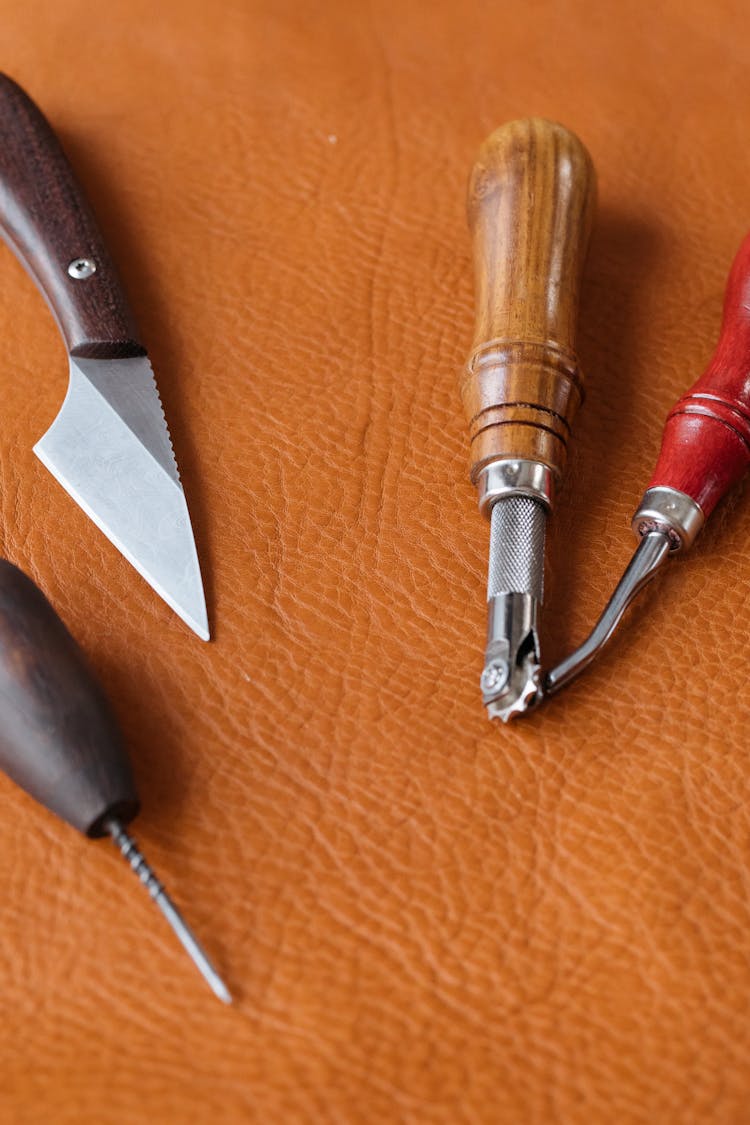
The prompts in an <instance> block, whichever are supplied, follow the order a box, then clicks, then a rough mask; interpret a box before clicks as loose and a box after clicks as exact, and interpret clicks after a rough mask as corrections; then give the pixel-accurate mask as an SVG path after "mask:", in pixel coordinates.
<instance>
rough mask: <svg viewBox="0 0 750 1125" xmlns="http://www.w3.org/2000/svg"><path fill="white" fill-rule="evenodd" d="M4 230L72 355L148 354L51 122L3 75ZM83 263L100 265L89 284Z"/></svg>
mask: <svg viewBox="0 0 750 1125" xmlns="http://www.w3.org/2000/svg"><path fill="white" fill-rule="evenodd" d="M0 227H2V233H3V237H4V238H5V240H6V241H7V242H8V244H9V245H10V247H11V248H12V249H13V251H14V252H15V253H16V255H17V256H18V257H19V259H20V260H21V262H22V263H23V264H24V266H25V267H26V269H27V270H28V271H29V273H30V274H31V276H32V277H33V279H34V281H35V282H36V284H37V285H38V286H39V288H40V289H41V291H42V292H43V293H44V295H45V297H46V298H47V301H48V302H49V305H50V307H51V308H52V310H53V312H54V314H55V316H56V317H57V321H58V324H59V326H60V330H61V332H62V334H63V337H64V339H65V343H66V345H67V347H68V351H69V352H71V353H72V354H73V355H78V356H84V357H88V358H91V359H107V358H111V357H115V358H126V357H128V356H137V355H145V349H144V348H143V346H142V345H141V344H140V343H139V341H138V333H137V329H136V327H135V322H134V320H133V317H132V314H131V312H130V309H129V307H128V303H127V300H126V298H125V295H124V293H123V290H122V287H121V285H120V282H119V279H118V277H117V272H116V270H115V267H114V265H113V263H112V260H111V258H110V256H109V254H108V253H107V250H106V248H105V246H104V242H103V240H102V236H101V234H100V232H99V228H98V226H97V223H96V219H95V218H94V215H93V212H92V211H91V208H90V206H89V204H88V201H87V200H86V197H85V196H84V194H83V191H82V190H81V188H80V186H79V184H78V182H77V180H76V178H75V176H74V175H73V171H72V169H71V167H70V164H69V163H68V160H67V157H66V156H65V153H64V152H63V150H62V148H61V146H60V142H59V141H58V139H57V137H56V136H55V134H54V132H53V131H52V129H51V127H50V125H49V124H48V122H47V120H46V119H45V117H44V116H43V114H42V113H41V111H40V110H39V109H38V108H37V106H36V105H35V104H34V103H33V102H32V101H31V99H30V98H29V97H28V95H27V94H25V93H24V91H23V90H22V89H21V87H20V86H18V85H17V83H15V82H14V81H13V80H12V79H11V78H8V77H7V76H6V75H3V74H0ZM78 258H88V259H91V260H93V261H94V262H96V272H95V273H94V274H92V276H91V277H88V278H86V279H84V280H77V279H75V278H72V277H70V275H69V274H68V266H69V265H70V263H71V262H72V261H74V260H76V259H78Z"/></svg>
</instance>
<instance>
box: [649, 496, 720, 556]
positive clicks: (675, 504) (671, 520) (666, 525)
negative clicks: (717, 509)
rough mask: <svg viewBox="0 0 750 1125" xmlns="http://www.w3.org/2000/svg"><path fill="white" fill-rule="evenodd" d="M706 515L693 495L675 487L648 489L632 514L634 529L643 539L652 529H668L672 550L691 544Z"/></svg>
mask: <svg viewBox="0 0 750 1125" xmlns="http://www.w3.org/2000/svg"><path fill="white" fill-rule="evenodd" d="M705 520H706V517H705V516H704V515H703V512H702V511H701V508H700V506H699V505H698V504H696V502H695V500H693V498H692V497H691V496H688V495H687V493H685V492H679V491H678V490H677V489H676V488H664V487H659V488H649V489H648V491H647V492H646V493H644V496H643V499H642V500H641V503H640V505H639V507H638V511H637V512H636V513H635V515H634V516H633V523H632V527H633V532H634V534H635V535H637V536H638V537H639V538H643V536H644V535H647V534H648V533H649V531H666V532H667V534H668V535H669V538H670V541H671V543H672V550H673V551H676V550H678V549H679V548H680V547H690V546H692V544H693V542H694V541H695V537H696V536H697V534H698V532H699V531H700V529H701V528H702V527H703V524H704V523H705Z"/></svg>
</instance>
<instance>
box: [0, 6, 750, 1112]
mask: <svg viewBox="0 0 750 1125" xmlns="http://www.w3.org/2000/svg"><path fill="white" fill-rule="evenodd" d="M0 24H1V25H2V58H1V60H0V62H1V64H2V68H3V69H5V70H7V71H8V72H9V73H10V74H12V75H13V76H14V77H15V78H17V79H18V80H19V81H20V82H21V83H22V84H24V85H25V86H26V87H27V88H28V90H29V91H30V92H31V93H32V95H33V96H35V97H36V98H37V100H38V101H39V103H40V104H41V105H42V107H43V108H44V110H45V112H46V113H47V115H48V116H49V118H50V119H51V120H52V121H53V123H54V124H55V125H56V126H57V127H58V128H59V130H60V133H61V135H62V137H63V139H64V142H65V143H66V145H67V147H68V150H69V152H70V155H71V156H72V157H73V159H74V162H75V165H76V167H77V169H78V171H79V173H80V175H81V177H82V178H83V179H84V181H85V183H86V185H87V186H88V188H89V189H90V193H91V195H92V197H93V201H94V204H95V206H96V209H97V211H98V213H99V216H100V219H101V222H102V225H103V227H104V229H105V231H106V232H107V234H108V235H109V236H110V239H111V243H112V248H113V251H114V253H115V256H116V258H117V260H118V261H119V263H120V265H121V270H122V273H123V275H124V276H125V279H126V281H127V283H128V286H129V291H130V293H131V296H132V301H133V304H134V306H135V310H136V313H137V316H138V318H139V320H140V322H141V324H142V327H143V333H144V337H145V339H146V342H147V343H148V345H149V347H150V350H151V352H152V355H153V359H154V366H155V369H156V371H157V375H158V380H159V385H160V388H161V391H162V397H163V399H164V403H165V407H166V410H167V415H168V418H169V420H170V423H171V428H172V434H173V438H174V444H175V448H176V450H177V455H178V459H179V463H180V468H181V470H182V476H183V480H184V483H185V487H186V491H187V495H188V498H189V501H190V504H191V507H192V511H193V513H194V522H195V526H196V534H197V540H198V546H199V551H200V554H201V557H202V560H203V563H204V569H205V574H206V579H207V585H208V594H209V599H210V612H211V616H212V620H213V625H214V629H215V640H214V642H213V643H212V644H211V645H210V646H205V645H202V644H201V643H200V642H199V641H198V640H196V639H195V638H194V637H193V636H192V635H191V634H189V633H188V631H187V630H186V629H185V628H183V626H182V625H181V623H180V622H179V620H178V619H177V618H176V617H175V616H174V615H173V614H172V613H171V612H170V611H169V610H168V609H167V608H166V607H165V606H164V605H163V604H162V602H161V601H160V600H159V599H158V598H157V596H156V595H155V594H154V593H152V591H151V590H150V589H149V587H148V586H146V585H145V583H144V582H143V581H142V580H140V579H139V578H138V577H137V576H136V575H135V573H134V572H133V571H132V570H131V569H130V568H129V566H128V565H127V564H126V563H125V562H124V561H123V560H122V559H121V558H120V556H119V555H118V554H117V552H116V551H115V550H114V548H112V547H110V545H109V544H108V542H107V541H106V540H104V539H103V538H102V536H101V535H100V534H99V533H98V532H97V531H96V530H95V528H94V527H93V526H92V525H91V524H90V523H89V522H88V521H87V519H86V518H85V517H84V515H83V514H82V513H81V512H80V511H79V510H78V509H77V508H76V507H75V506H74V504H73V503H72V502H71V501H70V500H69V498H68V497H67V495H66V494H65V493H64V492H63V491H62V489H61V488H60V487H59V486H58V485H57V484H56V482H55V481H54V480H53V479H52V478H51V477H50V475H49V474H48V473H47V472H46V470H45V469H44V468H43V467H42V465H41V464H40V463H39V462H38V461H37V460H36V459H35V457H34V456H33V454H32V444H33V442H34V441H35V439H36V438H38V437H39V436H40V435H41V434H42V433H43V431H44V430H45V428H46V426H47V425H48V424H49V423H50V421H51V420H52V418H53V417H54V415H55V413H56V411H57V409H58V407H59V405H60V403H61V401H62V398H63V394H64V391H65V386H66V367H65V357H64V352H63V348H62V344H61V342H60V339H59V338H58V336H57V333H56V329H55V327H54V325H53V322H52V320H51V318H50V316H49V314H48V312H47V310H46V308H45V306H44V304H43V302H42V300H41V299H40V298H39V296H38V295H37V293H36V291H35V290H34V288H33V286H32V284H31V282H30V281H29V280H28V279H27V277H26V276H25V274H24V273H23V272H22V270H21V269H20V267H19V266H18V265H17V263H16V262H15V261H14V260H13V258H12V257H11V255H10V254H9V252H7V251H5V250H3V251H2V252H1V253H0V331H1V332H2V341H3V348H2V375H1V376H0V379H1V383H0V385H1V387H2V402H3V409H2V428H1V436H2V440H1V441H0V480H1V482H2V485H1V487H0V515H1V521H2V522H1V536H0V540H1V543H0V545H1V547H2V550H3V551H4V553H5V554H6V555H7V556H8V557H9V558H11V559H12V560H13V561H15V562H17V563H19V564H20V565H21V566H22V567H24V568H25V569H26V570H27V571H28V572H29V573H30V574H31V575H32V576H34V577H35V578H36V579H37V580H38V581H39V582H40V584H41V585H42V587H43V588H44V590H45V591H46V593H47V594H48V595H49V596H50V598H51V599H52V601H53V602H54V604H55V605H56V606H57V608H58V609H59V610H60V612H61V614H62V616H63V617H64V619H65V621H66V622H67V624H68V625H69V626H70V628H71V629H72V630H73V632H74V633H75V634H76V635H77V636H78V637H79V638H80V640H81V642H82V644H83V646H84V648H85V650H86V651H87V653H88V655H89V657H90V659H91V661H92V663H93V665H94V666H95V668H96V669H97V670H98V672H99V673H100V674H101V676H102V677H103V679H104V681H105V684H106V686H107V688H108V690H109V691H110V693H111V695H112V697H113V700H114V703H115V706H116V709H117V712H118V714H119V716H120V717H121V719H122V722H123V724H124V727H125V730H126V733H127V736H128V738H129V742H130V745H131V747H132V756H133V759H134V763H135V769H136V773H137V777H138V780H139V783H140V785H141V788H142V792H143V798H144V809H143V814H142V817H141V819H140V821H139V822H138V824H137V828H138V833H137V835H138V836H139V839H140V841H141V843H142V844H143V846H144V850H145V851H146V853H147V854H148V855H149V856H150V858H151V859H152V862H153V864H154V866H155V867H156V868H157V870H158V871H159V872H160V873H161V875H162V877H163V879H164V881H165V882H166V883H167V885H168V886H169V887H170V888H171V889H172V891H173V893H174V895H175V898H177V899H178V901H179V902H180V904H182V905H183V906H184V910H185V913H186V915H187V916H188V917H189V919H190V921H191V922H192V923H193V924H194V926H195V928H196V930H197V931H198V932H199V933H200V935H201V936H203V937H204V939H205V942H206V944H207V946H208V947H209V949H210V950H211V952H212V953H213V954H214V955H215V957H216V960H217V961H218V962H219V963H220V965H221V966H222V967H223V969H224V970H225V972H226V976H227V978H228V980H229V981H230V982H231V985H232V986H233V988H234V989H235V990H236V992H237V995H238V1002H237V1005H236V1007H235V1008H234V1009H232V1010H225V1009H224V1008H222V1006H221V1005H220V1004H218V1003H217V1002H216V1001H215V1000H214V999H213V998H212V997H211V996H210V994H209V993H208V991H207V990H206V989H205V988H204V986H203V984H202V982H201V980H200V978H199V977H198V976H197V974H196V973H195V972H194V971H193V970H192V968H191V966H190V964H189V963H188V962H187V960H186V959H185V957H184V956H183V954H182V952H181V951H180V950H179V948H178V947H176V945H175V943H174V941H173V940H172V937H171V935H170V933H169V932H168V930H167V928H166V926H165V925H164V924H163V923H162V920H161V919H160V917H159V916H158V914H157V913H156V911H155V910H154V909H153V907H152V905H151V904H150V903H149V902H148V900H147V898H146V896H145V895H144V894H143V893H142V891H141V889H140V888H139V887H138V886H137V885H136V883H135V881H134V880H133V879H132V877H131V876H130V875H129V874H128V872H127V871H126V870H125V867H124V865H123V864H122V861H121V860H119V859H118V857H117V856H116V854H115V853H114V849H112V848H110V847H108V846H107V844H106V843H99V844H93V843H87V842H85V841H84V840H82V839H79V838H78V837H77V836H76V835H75V834H74V833H73V832H72V831H71V830H69V829H68V828H66V827H65V826H63V825H61V824H58V823H57V822H55V821H53V820H52V818H51V817H50V816H49V815H48V814H46V813H45V812H44V811H43V810H40V809H38V808H37V807H35V806H33V805H32V804H31V802H30V801H29V800H27V799H26V798H25V797H24V796H23V795H21V794H20V793H19V792H18V791H17V790H15V789H14V788H13V787H12V786H11V784H10V783H9V782H7V781H5V780H4V779H3V780H1V781H0V1121H1V1122H2V1125H27V1123H28V1125H39V1123H40V1122H51V1123H53V1125H79V1123H80V1122H83V1121H88V1120H93V1121H98V1122H101V1123H102V1125H131V1123H132V1125H141V1123H142V1122H144V1121H150V1122H154V1123H155V1125H156V1123H158V1125H172V1123H175V1125H178V1123H179V1125H192V1123H193V1122H196V1123H203V1122H219V1121H220V1122H228V1123H230V1125H232V1123H234V1122H245V1121H247V1122H262V1123H263V1125H266V1123H273V1125H275V1123H284V1125H286V1123H297V1122H316V1123H317V1122H331V1123H334V1122H335V1123H337V1125H338V1123H342V1125H343V1123H359V1122H363V1123H370V1122H372V1123H382V1122H389V1123H390V1122H397V1123H401V1122H404V1123H408V1125H415V1123H419V1125H428V1123H429V1125H432V1123H435V1125H437V1123H441V1125H442V1123H445V1125H464V1123H466V1125H469V1123H471V1125H475V1123H484V1122H490V1123H497V1122H500V1123H506V1122H507V1123H516V1122H518V1123H527V1122H528V1123H534V1125H536V1123H557V1122H563V1123H566V1125H567V1123H578V1122H581V1123H584V1122H585V1123H587V1125H588V1123H592V1122H593V1123H598V1122H602V1123H603V1122H615V1121H616V1122H617V1123H618V1125H630V1123H631V1122H632V1123H636V1122H637V1123H642V1122H649V1123H651V1122H654V1123H659V1125H671V1123H676V1125H677V1123H679V1125H689V1123H693V1122H700V1123H704V1122H720V1123H740V1122H747V1121H750V1022H749V1021H748V1010H749V1009H750V962H749V960H748V957H749V954H750V943H749V940H748V931H749V930H750V811H749V805H748V801H749V798H750V792H749V790H750V758H749V757H748V749H749V748H748V738H747V727H748V719H749V718H750V706H749V705H748V701H747V680H748V671H749V669H750V641H749V639H748V628H749V627H750V608H749V607H750V600H749V599H750V551H749V547H750V497H749V496H748V494H747V493H744V494H743V493H740V494H737V495H735V496H734V497H733V498H732V499H731V500H730V501H729V502H728V503H726V504H725V505H724V506H723V507H722V508H721V510H720V511H719V512H718V513H717V515H716V517H715V519H714V521H713V522H712V524H711V525H710V526H709V527H708V529H707V531H706V533H705V534H704V535H703V537H702V539H701V540H700V541H699V544H698V545H697V546H696V548H695V549H694V552H693V554H692V555H691V556H689V557H687V558H685V559H684V561H678V562H675V563H674V564H673V565H672V566H671V568H670V570H669V572H668V573H666V574H665V575H664V576H663V579H662V580H660V581H659V582H658V584H657V585H655V586H654V587H653V588H652V589H651V590H650V591H649V593H648V594H647V595H646V596H645V597H644V598H643V600H642V602H641V603H640V606H639V608H638V609H637V610H636V611H634V612H633V614H632V616H631V617H630V618H629V621H628V624H627V627H626V629H624V631H623V633H622V634H621V636H620V637H619V640H618V642H617V644H616V645H615V646H614V647H613V648H612V649H611V651H610V652H609V654H608V655H607V656H606V658H604V659H603V660H602V661H601V662H600V664H599V665H598V666H597V667H596V668H595V669H592V670H591V672H590V674H588V675H587V676H586V677H585V678H583V679H581V680H580V681H579V683H578V684H577V685H576V686H575V687H573V688H571V690H570V691H569V692H568V693H567V694H565V695H564V696H562V697H560V698H559V699H558V700H556V701H555V702H554V704H550V705H549V707H548V708H547V709H545V710H543V711H540V712H538V713H537V714H536V715H535V716H534V717H533V718H531V719H530V720H528V721H526V722H524V723H519V724H517V725H515V726H512V727H510V728H508V729H494V728H493V727H492V726H490V725H489V724H488V722H487V720H486V719H485V716H484V712H483V709H482V707H481V704H480V701H479V697H478V692H477V676H478V671H479V668H480V664H481V650H482V646H483V639H484V626H485V622H484V571H485V559H486V546H487V527H486V525H485V524H484V523H483V522H482V521H481V519H480V518H479V516H478V514H477V512H476V510H475V497H474V494H473V490H472V489H471V487H470V485H469V483H468V481H467V478H466V464H467V435H466V431H465V426H464V421H463V417H462V412H461V406H460V402H459V398H458V391H457V372H458V369H459V367H460V364H461V363H462V361H463V358H464V356H465V353H466V350H467V348H468V345H469V341H470V337H471V325H472V316H473V314H472V278H471V270H470V253H469V241H468V236H467V232H466V227H465V218H464V189H465V183H466V179H467V175H468V171H469V167H470V165H471V162H472V160H473V157H474V153H475V150H476V148H477V146H478V145H479V143H480V142H481V140H482V139H483V137H484V136H485V134H486V133H488V132H489V131H490V130H491V129H492V128H493V127H494V126H495V125H496V124H498V123H500V122H502V121H504V120H507V119H510V118H512V117H516V116H520V115H525V114H528V113H541V114H546V115H548V116H553V117H555V118H557V119H559V120H561V121H563V122H564V123H566V124H567V125H569V126H570V127H571V128H573V129H574V130H576V131H577V132H578V133H579V134H580V136H581V137H582V139H583V140H584V142H585V143H586V144H587V145H588V147H589V149H590V151H591V153H592V155H593V157H594V160H595V163H596V165H597V168H598V173H599V186H600V207H599V213H598V218H597V222H596V227H595V233H594V238H593V244H592V250H591V255H590V259H589V267H588V270H587V275H586V284H585V288H584V301H583V310H582V321H581V334H580V351H581V354H582V359H583V361H584V364H585V369H586V371H587V373H588V379H589V395H588V399H587V402H586V404H585V406H584V409H583V411H582V412H581V414H580V415H579V420H578V426H577V442H576V444H575V446H574V449H575V452H574V457H573V463H572V465H571V469H570V473H569V476H568V480H567V486H566V488H565V489H564V490H563V492H562V495H561V496H560V500H559V505H558V509H557V513H556V517H555V521H554V530H553V532H552V535H551V541H550V552H549V557H550V566H549V572H548V602H547V606H546V610H545V618H544V641H545V644H546V652H547V655H548V658H553V657H556V656H560V655H562V654H563V653H564V652H565V650H567V649H568V648H569V647H571V646H572V645H573V643H574V642H576V641H577V640H579V639H580V638H581V637H582V636H583V634H584V632H585V631H586V628H587V626H588V625H589V624H590V623H591V622H592V620H593V618H594V616H595V614H596V613H597V612H598V610H599V608H600V606H601V604H602V602H603V600H604V599H605V596H606V595H607V593H608V592H609V590H610V588H611V587H612V586H613V584H614V582H615V580H616V578H617V577H618V576H619V574H620V572H621V570H622V568H623V566H624V564H625V562H626V561H627V559H628V557H629V555H630V551H631V537H630V532H629V520H630V514H631V512H632V510H633V508H634V505H635V504H636V503H637V501H638V499H639V498H640V495H641V491H642V488H643V486H644V485H645V483H646V481H647V480H648V477H649V473H650V470H651V466H652V464H653V461H654V459H655V456H656V453H657V450H658V444H659V434H660V429H661V423H662V419H663V417H664V416H665V414H666V411H667V409H668V407H669V406H670V405H671V403H672V401H673V399H674V398H675V397H676V396H677V395H678V393H679V392H680V391H682V390H683V389H684V388H686V387H687V386H688V384H689V383H691V382H692V381H693V379H694V378H695V377H696V376H697V374H698V373H699V372H700V371H701V369H702V367H703V365H704V364H705V362H706V360H707V359H708V356H709V355H710V352H711V349H712V346H713V342H714V339H715V336H716V334H717V331H718V321H719V314H720V308H721V298H722V291H723V285H724V279H725V275H726V271H727V269H728V267H729V264H730V261H731V258H732V256H733V254H734V251H735V249H736V247H737V245H738V244H739V241H740V239H741V237H742V236H743V235H744V233H745V232H746V230H747V228H748V227H749V226H750V117H748V112H747V110H748V104H749V99H750V38H749V37H748V18H747V6H746V4H745V3H744V2H742V0H737V2H736V3H728V2H726V0H719V2H716V0H715V2H714V3H712V4H711V5H708V4H706V3H704V2H702V0H659V2H654V0H637V2H633V3H625V4H622V3H614V2H612V3H604V4H599V5H593V4H591V3H589V2H588V0H571V2H569V3H550V2H544V0H538V2H534V3H510V2H509V0H503V2H500V3H482V2H480V0H460V2H458V0H431V2H429V3H427V2H425V3H424V4H418V3H415V2H410V0H373V2H372V3H364V2H355V3H352V2H351V0H321V2H318V3H315V4H313V3H301V2H297V3H293V2H291V0H251V2H243V0H225V2H223V3H220V4H211V3H209V2H208V0H200V2H196V0H162V2H161V3H159V4H153V3H147V2H146V0H107V3H106V4H102V5H92V4H91V3H89V2H86V0H59V2H58V3H56V4H50V3H48V0H26V2H25V3H23V4H21V3H18V2H9V0H0Z"/></svg>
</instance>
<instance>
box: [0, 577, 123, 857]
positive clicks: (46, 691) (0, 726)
mask: <svg viewBox="0 0 750 1125" xmlns="http://www.w3.org/2000/svg"><path fill="white" fill-rule="evenodd" d="M0 769H2V770H4V771H5V773H7V774H8V776H9V777H11V778H12V779H13V780H14V781H15V782H16V783H17V784H18V785H20V786H21V787H22V788H23V789H25V790H26V792H27V793H29V794H31V796H32V797H34V798H35V799H36V800H37V801H40V802H41V803H42V804H43V805H46V807H47V808H48V809H50V811H51V812H53V813H56V814H57V816H60V817H62V818H63V820H67V821H68V823H69V824H72V825H73V827H74V828H78V829H79V830H80V831H81V832H85V833H86V834H87V835H89V836H101V835H103V834H104V831H105V828H104V826H105V824H106V822H107V821H108V820H109V819H110V818H112V817H114V818H115V819H119V820H120V821H121V822H123V823H126V822H127V821H129V820H132V818H133V817H134V816H135V815H136V813H137V812H138V797H137V795H136V791H135V787H134V784H133V778H132V775H131V772H130V765H129V763H128V760H127V757H126V756H125V750H124V748H123V743H122V738H121V735H120V731H119V728H118V726H117V723H116V721H115V718H114V715H113V714H112V712H111V710H110V707H109V704H108V702H107V700H106V698H105V697H104V693H103V692H102V690H101V688H100V687H99V685H98V684H97V682H96V681H95V680H94V678H93V676H92V675H91V673H90V672H89V670H88V668H87V666H86V662H85V660H84V658H83V655H82V653H81V650H80V649H79V648H78V645H77V644H76V642H75V641H74V640H73V638H72V636H71V635H70V633H69V632H68V630H67V629H66V628H65V626H64V625H63V623H62V621H61V620H60V618H59V617H58V616H57V614H56V613H55V611H54V609H53V608H52V606H51V605H50V603H49V602H48V601H47V599H46V598H45V596H44V594H43V593H42V592H41V590H39V589H38V588H37V587H36V586H35V585H34V583H33V582H32V581H31V579H29V578H27V577H26V575H25V574H24V573H23V572H22V571H20V570H18V568H17V567H15V566H13V565H12V564H11V563H9V562H6V560H5V559H0Z"/></svg>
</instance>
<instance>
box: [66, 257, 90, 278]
mask: <svg viewBox="0 0 750 1125" xmlns="http://www.w3.org/2000/svg"><path fill="white" fill-rule="evenodd" d="M68 273H69V274H70V276H71V277H72V278H73V279H74V281H85V280H86V278H87V277H91V275H92V273H96V262H95V261H94V259H93V258H74V259H73V261H72V262H71V263H70V265H69V266H68Z"/></svg>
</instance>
